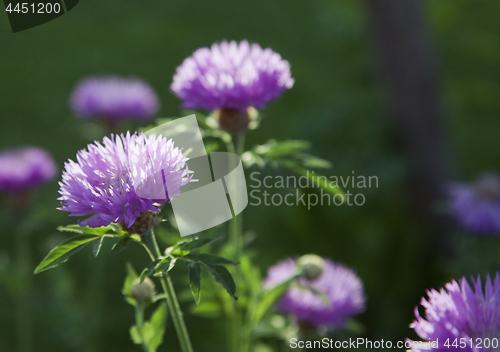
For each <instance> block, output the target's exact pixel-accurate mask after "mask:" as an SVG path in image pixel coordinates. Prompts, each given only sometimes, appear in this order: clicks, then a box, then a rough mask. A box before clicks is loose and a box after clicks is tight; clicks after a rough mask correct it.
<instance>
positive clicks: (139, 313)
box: [135, 303, 149, 352]
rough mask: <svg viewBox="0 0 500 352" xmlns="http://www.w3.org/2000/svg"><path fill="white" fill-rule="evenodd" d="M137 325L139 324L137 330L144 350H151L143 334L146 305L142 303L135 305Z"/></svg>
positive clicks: (145, 351) (146, 351) (147, 351)
mask: <svg viewBox="0 0 500 352" xmlns="http://www.w3.org/2000/svg"><path fill="white" fill-rule="evenodd" d="M135 325H136V326H137V332H138V333H139V337H140V338H141V344H142V349H143V350H144V352H149V347H148V345H147V344H146V341H144V336H143V335H142V329H143V327H144V306H143V305H142V304H140V303H139V304H137V305H136V306H135Z"/></svg>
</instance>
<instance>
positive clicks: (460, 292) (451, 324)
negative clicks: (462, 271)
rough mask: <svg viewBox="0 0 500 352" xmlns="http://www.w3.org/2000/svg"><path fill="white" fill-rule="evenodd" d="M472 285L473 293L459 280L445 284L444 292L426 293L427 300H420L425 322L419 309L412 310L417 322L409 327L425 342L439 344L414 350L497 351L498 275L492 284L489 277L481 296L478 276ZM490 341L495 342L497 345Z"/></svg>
mask: <svg viewBox="0 0 500 352" xmlns="http://www.w3.org/2000/svg"><path fill="white" fill-rule="evenodd" d="M472 282H473V287H474V290H473V289H472V288H471V286H470V285H469V283H468V282H467V280H466V279H465V278H462V279H461V280H460V283H457V282H456V281H455V280H453V281H452V282H450V283H447V284H446V290H444V289H441V290H440V291H439V292H438V291H436V290H431V291H427V295H428V297H429V298H428V299H425V298H422V302H421V304H422V306H423V307H424V308H425V319H424V318H422V317H421V316H420V314H419V312H418V307H415V316H416V320H415V321H414V322H413V323H412V324H411V325H410V327H411V328H413V329H415V332H416V333H417V334H418V336H420V337H421V338H422V339H424V340H426V341H428V340H430V341H436V339H439V340H438V342H439V344H438V345H437V346H436V345H434V346H432V345H431V346H429V345H427V346H425V345H424V346H422V345H421V346H420V347H413V351H415V352H419V351H422V350H434V351H443V352H444V351H457V350H460V351H474V352H478V351H498V343H499V342H500V341H498V340H499V339H500V277H499V275H498V273H497V275H496V277H495V281H494V282H493V283H492V282H491V279H490V277H489V276H488V277H487V278H486V285H485V287H484V293H483V288H482V284H481V279H480V277H478V278H477V280H476V281H474V279H472ZM479 339H481V341H479ZM493 339H496V340H497V341H496V344H495V343H494V341H493ZM486 340H489V343H488V344H485V343H486ZM462 341H463V342H465V346H464V344H463V343H462ZM461 343H462V345H461ZM478 343H481V344H478ZM445 344H448V345H449V346H445ZM453 344H454V345H455V346H453ZM471 344H472V345H471ZM492 344H493V346H494V347H493V346H492ZM457 346H458V347H457ZM471 346H472V348H471ZM488 346H489V347H488Z"/></svg>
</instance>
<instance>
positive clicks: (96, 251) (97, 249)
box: [92, 236, 104, 257]
mask: <svg viewBox="0 0 500 352" xmlns="http://www.w3.org/2000/svg"><path fill="white" fill-rule="evenodd" d="M103 241H104V236H102V237H101V238H99V239H98V240H97V241H95V242H94V247H93V248H92V252H93V253H94V257H97V255H98V254H99V252H100V251H101V246H102V242H103Z"/></svg>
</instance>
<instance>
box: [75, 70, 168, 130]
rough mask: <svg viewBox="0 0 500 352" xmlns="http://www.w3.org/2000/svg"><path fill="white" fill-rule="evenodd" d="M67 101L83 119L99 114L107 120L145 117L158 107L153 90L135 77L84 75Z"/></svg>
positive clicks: (98, 115) (150, 115)
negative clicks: (86, 76)
mask: <svg viewBox="0 0 500 352" xmlns="http://www.w3.org/2000/svg"><path fill="white" fill-rule="evenodd" d="M70 103H71V107H72V109H73V111H74V112H75V113H76V114H77V115H79V116H80V117H82V118H84V119H88V118H94V117H102V118H104V119H108V120H111V121H119V120H125V119H148V118H150V117H152V116H153V115H154V114H155V113H156V112H157V111H158V109H159V102H158V97H157V96H156V93H155V92H154V91H153V89H152V88H151V87H150V86H149V85H148V84H147V83H145V82H144V81H141V80H139V79H135V78H120V77H90V78H86V79H84V80H82V81H81V82H80V83H78V84H77V86H76V87H75V89H74V90H73V93H72V94H71V98H70Z"/></svg>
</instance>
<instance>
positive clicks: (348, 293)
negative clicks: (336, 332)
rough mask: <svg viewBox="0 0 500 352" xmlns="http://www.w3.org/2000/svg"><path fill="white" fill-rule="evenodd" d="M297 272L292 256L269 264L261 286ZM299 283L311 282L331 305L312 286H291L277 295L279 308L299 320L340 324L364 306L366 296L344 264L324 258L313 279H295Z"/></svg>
mask: <svg viewBox="0 0 500 352" xmlns="http://www.w3.org/2000/svg"><path fill="white" fill-rule="evenodd" d="M297 273H298V269H297V262H296V261H295V260H293V259H291V258H288V259H285V260H283V261H280V262H278V263H277V264H276V265H274V266H273V267H271V268H270V269H269V271H268V273H267V278H266V279H265V280H264V287H265V288H266V289H271V288H273V287H275V286H277V285H278V284H280V283H282V282H284V281H286V280H288V279H290V278H291V277H293V276H294V275H296V274H297ZM297 281H298V283H299V285H301V286H310V287H312V288H313V289H315V290H317V291H319V292H321V293H323V294H324V295H325V296H326V297H327V298H328V299H329V301H330V303H331V305H326V304H325V302H324V301H323V299H322V298H321V297H319V296H318V295H317V294H316V293H313V292H311V290H308V289H305V288H302V287H294V286H292V287H291V288H290V289H289V290H288V291H287V292H286V293H285V294H284V296H283V297H282V298H281V299H280V301H279V303H278V306H277V308H278V310H280V311H281V312H283V313H289V314H292V315H293V316H294V317H295V318H296V319H297V320H298V321H299V323H307V324H310V325H311V326H312V327H315V328H316V327H319V326H326V327H328V328H342V327H344V326H345V324H346V322H347V320H348V319H349V318H351V317H352V316H354V315H356V314H359V313H362V312H363V311H364V310H365V305H366V297H365V295H364V290H363V283H362V282H361V280H360V279H359V277H358V276H357V275H356V274H355V273H354V271H352V270H351V269H349V268H347V267H346V266H344V265H341V264H337V263H334V262H333V261H331V260H329V259H324V267H323V269H322V271H321V273H320V274H319V276H317V277H316V278H315V279H313V280H308V279H306V278H304V277H302V278H299V279H297Z"/></svg>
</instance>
